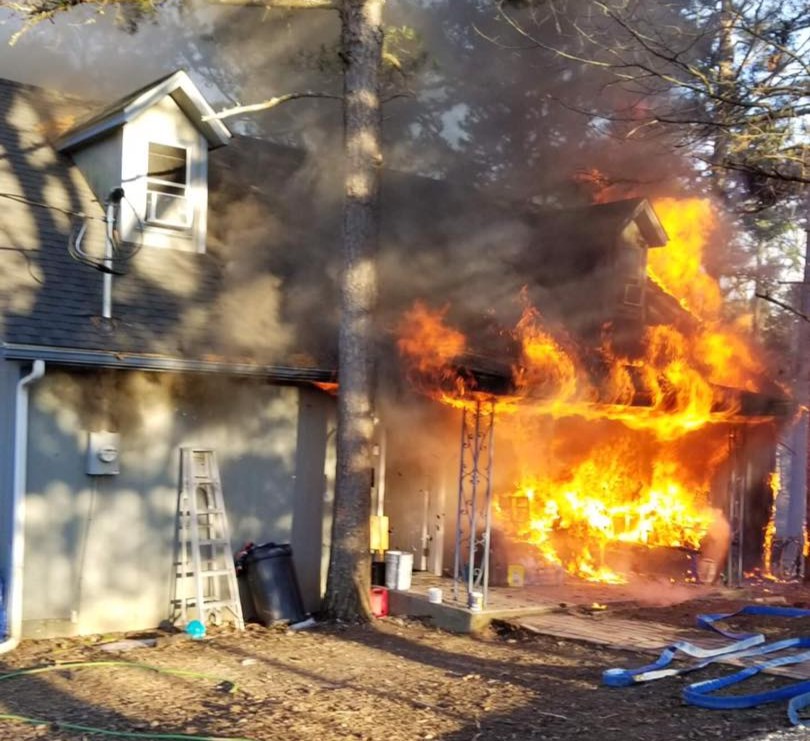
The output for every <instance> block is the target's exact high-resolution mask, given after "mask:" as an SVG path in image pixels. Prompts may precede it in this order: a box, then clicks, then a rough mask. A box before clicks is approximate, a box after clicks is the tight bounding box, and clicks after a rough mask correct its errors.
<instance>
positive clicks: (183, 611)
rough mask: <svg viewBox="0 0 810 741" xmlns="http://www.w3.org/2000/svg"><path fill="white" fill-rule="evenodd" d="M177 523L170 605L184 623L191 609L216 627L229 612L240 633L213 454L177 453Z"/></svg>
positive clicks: (202, 451) (199, 451) (240, 619)
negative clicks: (175, 571)
mask: <svg viewBox="0 0 810 741" xmlns="http://www.w3.org/2000/svg"><path fill="white" fill-rule="evenodd" d="M178 519H179V523H178V524H179V528H178V532H179V543H178V550H179V554H178V555H179V564H178V567H179V573H178V576H179V579H178V580H177V592H176V597H177V599H176V600H175V602H176V603H177V602H179V606H180V617H181V620H182V621H183V625H187V624H188V622H189V613H190V611H191V609H190V608H194V611H195V612H196V619H197V620H199V621H200V622H201V623H202V624H203V625H207V624H208V622H209V621H210V622H213V623H215V624H219V623H221V622H223V619H224V618H225V617H226V616H228V614H230V618H231V619H232V620H233V622H234V624H235V625H236V627H237V628H238V629H239V630H244V629H245V621H244V618H243V616H242V603H241V602H240V600H239V585H238V584H237V581H236V569H235V567H234V561H233V551H232V550H231V537H230V531H229V529H228V517H227V513H226V511H225V499H224V497H223V495H222V484H221V481H220V477H219V467H218V466H217V461H216V455H215V453H214V451H213V450H209V449H200V448H181V449H180V492H179V496H178ZM189 579H190V580H191V585H189ZM189 586H191V587H192V588H189Z"/></svg>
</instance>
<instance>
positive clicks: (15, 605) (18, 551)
mask: <svg viewBox="0 0 810 741" xmlns="http://www.w3.org/2000/svg"><path fill="white" fill-rule="evenodd" d="M44 375H45V363H44V362H43V361H42V360H35V361H34V366H33V368H32V369H31V372H30V373H29V374H28V375H27V376H23V377H22V378H21V379H20V380H19V381H17V394H16V401H15V407H14V484H13V494H12V496H13V498H12V504H11V511H12V518H13V526H14V531H13V533H12V536H11V565H10V568H9V577H10V578H9V579H8V580H7V581H6V590H5V591H6V604H5V608H6V615H7V616H8V617H7V619H8V626H9V627H8V630H7V635H6V639H5V640H4V641H3V642H2V643H0V654H1V653H6V652H8V651H13V650H14V649H15V648H16V647H17V645H18V644H19V642H20V637H21V635H22V615H23V610H22V607H23V606H22V597H23V559H24V555H25V491H26V483H27V480H26V479H27V476H26V474H27V470H26V469H27V463H28V387H29V386H30V385H31V384H32V383H35V382H36V381H38V380H39V379H40V378H42V376H44Z"/></svg>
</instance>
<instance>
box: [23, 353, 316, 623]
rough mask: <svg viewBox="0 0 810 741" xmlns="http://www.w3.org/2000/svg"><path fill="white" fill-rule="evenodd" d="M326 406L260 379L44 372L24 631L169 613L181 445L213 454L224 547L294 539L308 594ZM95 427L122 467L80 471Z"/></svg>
mask: <svg viewBox="0 0 810 741" xmlns="http://www.w3.org/2000/svg"><path fill="white" fill-rule="evenodd" d="M302 396H303V397H304V398H305V399H306V402H305V403H304V404H301V403H300V401H299V399H300V397H302ZM322 397H323V398H322ZM331 407H332V401H331V399H329V398H327V397H325V396H324V395H322V394H320V392H315V391H311V392H310V391H305V390H301V389H298V388H295V387H282V386H276V385H272V384H269V383H266V382H264V381H260V380H247V379H228V378H223V377H215V376H185V375H170V374H158V373H137V372H116V371H98V372H93V371H78V370H72V371H69V372H68V371H66V370H53V369H51V370H50V372H49V373H48V374H47V375H46V376H45V378H44V379H43V380H42V381H41V382H40V383H39V384H38V386H37V387H36V388H35V390H34V394H33V397H32V406H31V420H30V424H31V426H30V430H31V440H30V443H29V446H30V447H29V456H30V458H29V460H30V463H29V494H28V497H27V523H26V574H25V583H24V588H25V595H24V608H25V621H26V629H27V631H28V633H29V634H37V635H47V634H59V633H61V634H65V633H73V632H80V633H88V632H98V631H104V630H126V629H139V628H146V627H153V626H155V625H157V624H158V623H159V622H160V621H161V620H163V619H165V618H166V617H167V615H168V613H169V609H168V605H169V599H170V595H171V593H172V581H173V577H172V561H173V554H174V538H175V524H176V506H177V482H178V476H179V452H178V451H179V448H180V447H181V446H184V445H189V446H197V447H210V448H213V449H214V450H215V451H216V452H217V457H218V460H219V463H220V471H221V475H222V484H223V491H224V494H225V501H226V506H227V508H228V513H229V520H230V525H231V539H232V545H233V547H234V550H238V549H239V548H240V546H241V545H242V543H243V542H245V541H254V542H259V541H270V540H276V541H278V542H290V541H292V543H293V547H294V548H295V547H296V545H297V546H298V548H299V552H297V553H296V567H297V569H298V571H299V574H301V575H302V582H304V583H305V584H306V585H307V586H308V589H309V590H310V591H313V590H314V594H310V593H309V592H307V597H308V600H309V602H310V603H312V602H317V600H318V598H319V597H320V589H319V586H320V571H321V558H320V556H321V554H320V543H321V533H322V515H323V505H322V502H323V498H324V488H323V470H324V455H325V440H326V426H327V420H328V417H329V415H330V413H331ZM94 429H95V430H98V429H107V430H113V431H117V432H119V433H120V444H121V473H120V474H119V475H116V476H92V477H91V476H88V475H87V474H86V473H85V463H86V446H87V434H88V431H90V430H94ZM319 439H320V442H318V440H319ZM316 546H317V547H316ZM309 607H310V606H309V605H308V608H309ZM310 609H311V608H310Z"/></svg>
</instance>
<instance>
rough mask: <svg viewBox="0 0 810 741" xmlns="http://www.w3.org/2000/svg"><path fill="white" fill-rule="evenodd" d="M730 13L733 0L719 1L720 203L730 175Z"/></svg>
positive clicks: (717, 185)
mask: <svg viewBox="0 0 810 741" xmlns="http://www.w3.org/2000/svg"><path fill="white" fill-rule="evenodd" d="M734 15H735V8H734V2H733V0H722V1H721V3H720V34H719V37H718V40H717V79H716V82H717V92H718V93H719V94H720V95H721V96H723V98H724V99H725V100H721V101H718V102H717V104H716V107H715V113H714V123H715V128H714V147H713V150H714V151H713V152H712V162H713V163H714V165H715V167H714V178H713V183H714V192H715V194H716V195H717V196H718V198H719V199H720V202H721V203H726V202H728V201H729V200H730V198H731V193H730V191H731V188H732V186H733V183H732V180H733V179H732V178H731V177H730V176H729V173H728V172H727V171H726V164H727V161H728V157H729V154H730V150H731V141H730V139H731V133H730V131H729V129H727V128H726V126H728V125H729V124H730V123H731V119H732V115H733V110H732V106H731V105H730V103H729V102H728V101H729V100H733V99H734V98H735V95H734V84H735V74H734Z"/></svg>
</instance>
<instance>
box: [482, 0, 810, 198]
mask: <svg viewBox="0 0 810 741" xmlns="http://www.w3.org/2000/svg"><path fill="white" fill-rule="evenodd" d="M495 7H496V10H497V13H498V15H499V18H500V20H501V21H502V22H503V23H505V24H506V26H507V27H508V28H509V29H510V31H511V32H512V33H513V34H514V35H515V37H516V38H518V39H520V40H521V41H522V43H523V44H524V46H529V47H534V48H536V49H541V50H544V51H546V52H549V53H551V54H552V55H553V56H554V57H555V58H565V59H567V60H569V61H570V62H571V63H573V64H575V65H585V66H587V67H590V68H592V69H594V70H598V71H599V72H600V73H601V74H603V75H604V76H605V80H606V83H607V86H608V87H620V88H621V89H622V90H623V91H624V92H625V94H626V96H627V99H626V103H625V105H624V106H623V108H621V109H615V108H614V109H605V108H600V106H599V102H598V101H596V102H595V103H594V105H592V106H591V107H590V108H588V109H582V112H583V113H586V114H588V115H591V116H593V117H599V118H602V119H604V120H607V121H610V122H611V123H612V124H613V125H614V127H615V129H616V131H617V132H619V131H620V132H621V133H622V134H623V135H624V136H625V137H628V138H638V137H643V136H647V137H651V136H656V135H658V134H660V133H661V132H668V133H672V132H674V133H675V136H677V137H678V140H679V143H680V145H681V146H684V147H688V148H689V150H690V151H691V153H692V155H693V156H695V157H696V158H698V159H699V160H702V161H703V162H704V163H705V164H706V165H707V166H708V167H710V168H711V169H712V171H713V172H714V173H715V174H716V176H717V178H716V182H717V183H718V187H719V188H722V189H723V190H724V195H725V196H728V197H736V198H740V197H742V196H745V197H750V198H751V199H753V200H755V201H756V202H757V203H758V204H765V205H769V204H770V203H773V202H774V201H775V200H776V199H778V198H779V197H780V196H781V195H783V194H784V192H785V191H788V192H792V191H791V184H800V185H803V184H806V183H808V182H810V167H809V165H810V145H808V143H807V138H806V134H807V131H808V118H810V102H808V100H810V65H808V62H807V53H808V51H810V6H808V5H807V3H805V2H802V0H784V1H782V2H779V1H778V0H721V1H720V2H719V3H718V2H709V1H708V0H677V1H676V2H664V3H659V2H650V1H649V0H577V1H576V2H571V1H569V0H497V2H496V3H495ZM548 28H551V29H555V33H553V34H549V33H548V32H544V33H541V31H543V30H544V29H548ZM734 173H740V174H741V177H738V178H733V177H729V174H734Z"/></svg>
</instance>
